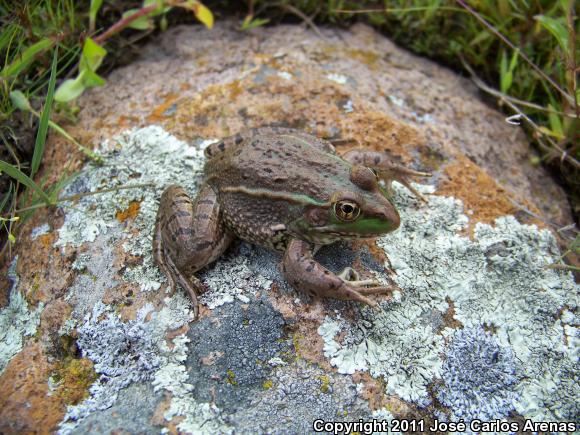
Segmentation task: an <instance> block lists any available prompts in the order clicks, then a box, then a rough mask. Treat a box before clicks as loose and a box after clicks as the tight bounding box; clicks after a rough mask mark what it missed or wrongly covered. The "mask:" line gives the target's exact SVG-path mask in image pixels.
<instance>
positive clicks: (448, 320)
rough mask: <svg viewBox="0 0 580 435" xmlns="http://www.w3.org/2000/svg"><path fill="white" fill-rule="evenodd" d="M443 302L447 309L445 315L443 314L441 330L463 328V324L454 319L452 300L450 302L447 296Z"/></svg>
mask: <svg viewBox="0 0 580 435" xmlns="http://www.w3.org/2000/svg"><path fill="white" fill-rule="evenodd" d="M445 301H446V302H447V304H448V305H449V308H447V311H445V313H443V325H442V326H441V329H443V328H453V329H459V328H463V323H461V322H460V321H459V320H457V319H456V318H455V303H454V302H453V300H451V298H450V297H449V296H447V297H446V298H445Z"/></svg>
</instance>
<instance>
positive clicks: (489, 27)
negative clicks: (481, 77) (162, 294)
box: [457, 0, 574, 104]
mask: <svg viewBox="0 0 580 435" xmlns="http://www.w3.org/2000/svg"><path fill="white" fill-rule="evenodd" d="M457 3H459V4H460V5H461V6H463V7H464V8H465V9H466V10H467V11H468V12H469V13H470V14H471V15H473V16H474V17H475V18H476V19H477V20H478V21H479V22H481V23H482V24H483V25H484V26H485V27H487V28H488V29H489V30H490V31H491V32H493V34H494V35H495V36H497V37H498V38H499V39H501V40H502V41H503V42H504V43H505V44H507V45H508V46H509V47H510V48H511V49H512V50H514V51H516V52H517V53H518V54H519V55H520V56H521V58H522V59H524V60H525V61H526V62H527V63H528V64H529V65H530V66H531V67H532V68H533V69H534V70H535V71H536V72H537V73H538V74H539V75H540V76H541V77H542V78H543V79H544V80H546V81H547V82H548V83H550V84H551V85H552V86H553V87H554V88H555V89H556V90H557V91H558V92H560V93H561V94H562V95H563V96H564V98H566V100H567V101H568V102H570V103H571V104H574V98H573V97H572V96H571V95H569V94H568V93H567V92H566V91H565V90H564V89H562V88H561V87H560V86H559V85H558V83H556V82H555V81H554V80H552V79H551V78H550V77H549V76H548V75H546V73H545V72H544V71H542V70H541V69H540V67H539V66H537V65H536V64H535V63H534V62H532V61H531V60H530V58H528V56H526V55H525V53H524V52H523V51H522V50H520V48H519V47H516V46H515V45H514V44H513V43H512V42H511V41H510V40H509V39H507V38H506V37H505V36H503V35H502V34H501V32H500V31H498V30H497V29H496V28H495V27H493V26H492V25H491V24H490V23H488V22H487V21H486V20H485V18H483V17H482V16H481V15H480V14H479V13H477V12H476V11H475V10H474V9H472V8H471V7H470V6H468V5H467V4H466V3H465V2H464V1H463V0H457ZM571 3H574V2H571Z"/></svg>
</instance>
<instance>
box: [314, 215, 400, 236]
mask: <svg viewBox="0 0 580 435" xmlns="http://www.w3.org/2000/svg"><path fill="white" fill-rule="evenodd" d="M397 228H398V225H397V223H396V222H390V221H385V220H382V219H362V220H360V221H356V222H340V223H332V224H330V225H324V226H320V227H316V228H315V231H316V232H317V233H322V234H325V235H332V236H336V237H342V238H353V239H365V238H371V237H377V236H380V235H383V234H386V233H389V232H391V231H393V230H395V229H397Z"/></svg>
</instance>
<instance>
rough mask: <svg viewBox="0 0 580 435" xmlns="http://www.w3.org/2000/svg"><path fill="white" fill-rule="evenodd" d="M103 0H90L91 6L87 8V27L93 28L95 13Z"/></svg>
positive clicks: (95, 18)
mask: <svg viewBox="0 0 580 435" xmlns="http://www.w3.org/2000/svg"><path fill="white" fill-rule="evenodd" d="M102 4H103V0H91V7H90V9H89V28H90V29H91V30H95V22H96V20H97V13H98V12H99V9H101V5H102Z"/></svg>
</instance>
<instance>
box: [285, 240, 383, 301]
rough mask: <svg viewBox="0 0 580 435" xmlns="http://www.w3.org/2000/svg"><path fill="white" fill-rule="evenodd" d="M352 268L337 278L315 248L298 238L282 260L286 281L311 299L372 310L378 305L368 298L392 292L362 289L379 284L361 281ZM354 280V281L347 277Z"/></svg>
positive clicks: (376, 287) (370, 288)
mask: <svg viewBox="0 0 580 435" xmlns="http://www.w3.org/2000/svg"><path fill="white" fill-rule="evenodd" d="M353 272H354V271H352V269H351V270H348V268H347V270H346V272H345V271H343V274H344V277H341V276H338V275H336V274H334V273H332V272H331V271H329V270H328V269H326V268H325V267H324V266H322V265H321V264H320V263H318V262H316V261H315V260H314V259H313V257H312V246H311V245H310V244H309V243H307V242H305V241H303V240H298V239H292V240H291V241H290V243H289V244H288V247H287V249H286V253H285V254H284V259H283V260H282V273H283V274H284V276H285V278H286V280H287V281H288V282H289V283H290V284H291V285H292V287H294V288H295V289H297V290H301V291H305V292H306V293H308V294H309V295H310V296H312V297H316V296H321V297H327V298H335V299H342V300H351V301H358V302H362V303H364V304H367V305H370V306H371V307H377V306H378V303H377V302H375V301H373V300H372V299H370V298H368V297H367V296H366V295H371V294H383V293H387V292H388V291H390V290H391V289H390V288H389V287H384V286H374V287H363V286H364V285H373V284H378V283H376V282H375V281H373V280H359V279H358V278H359V277H358V274H357V273H356V272H354V275H353ZM349 276H350V277H354V278H355V279H354V281H350V280H348V279H346V278H348V277H349Z"/></svg>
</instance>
